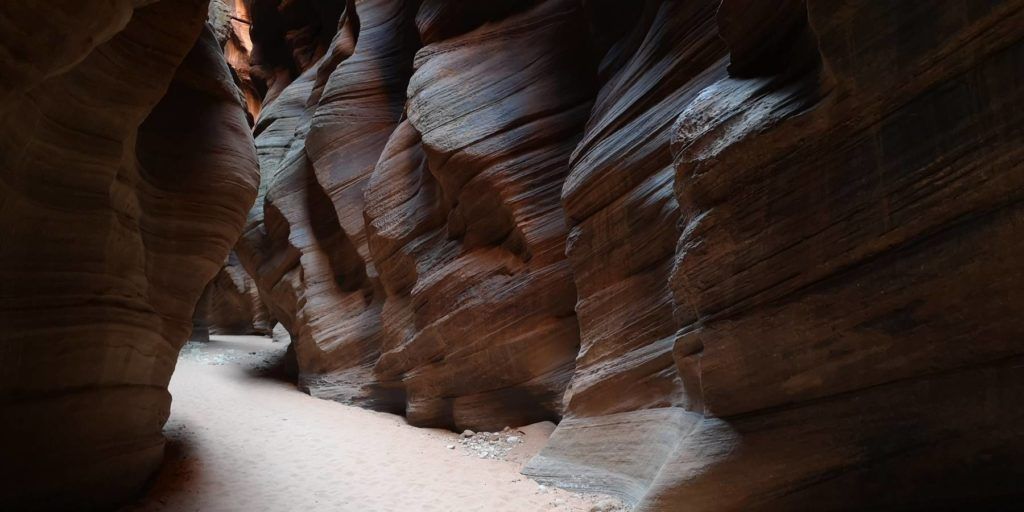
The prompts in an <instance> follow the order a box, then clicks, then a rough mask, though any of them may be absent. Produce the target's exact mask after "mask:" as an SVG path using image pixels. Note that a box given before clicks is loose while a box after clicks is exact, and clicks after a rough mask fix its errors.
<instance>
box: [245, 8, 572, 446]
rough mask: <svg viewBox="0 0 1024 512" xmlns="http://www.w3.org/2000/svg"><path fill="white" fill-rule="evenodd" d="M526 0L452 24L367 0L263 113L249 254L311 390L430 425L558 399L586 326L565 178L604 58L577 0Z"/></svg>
mask: <svg viewBox="0 0 1024 512" xmlns="http://www.w3.org/2000/svg"><path fill="white" fill-rule="evenodd" d="M505 11H509V9H505ZM518 11H520V12H515V13H514V14H512V15H509V16H508V17H507V18H504V19H501V20H500V21H493V13H490V12H488V11H487V10H486V9H484V10H482V11H481V12H475V13H473V15H475V16H478V18H477V19H476V20H475V21H474V20H472V19H469V18H463V19H462V20H461V21H463V22H465V24H464V25H459V26H457V27H456V26H452V27H447V26H441V25H438V23H442V22H443V19H442V21H437V20H436V18H434V17H431V16H429V13H430V11H429V6H427V5H425V6H423V7H422V8H421V9H419V10H417V2H402V1H394V0H387V1H384V0H379V1H360V2H354V3H351V4H349V5H348V6H347V7H346V10H345V11H344V12H343V13H342V15H341V16H340V19H339V24H338V26H339V29H338V31H337V33H336V35H335V37H334V39H333V41H332V42H331V44H330V45H329V46H328V48H327V50H326V51H325V53H324V55H323V56H322V57H321V58H320V60H319V61H318V62H317V63H316V64H315V65H314V66H312V67H309V68H308V69H307V70H306V71H305V72H304V73H303V74H302V75H301V76H300V77H299V78H298V79H297V80H295V81H294V82H292V83H291V84H290V85H289V86H288V87H287V88H285V89H284V90H283V91H282V92H281V93H280V95H279V96H277V97H276V98H274V99H273V100H271V101H268V103H267V104H266V108H265V109H264V110H263V112H262V113H261V116H260V118H259V120H258V121H257V126H256V141H257V146H258V148H259V151H260V155H261V165H262V168H263V170H264V176H265V177H266V178H267V179H266V182H267V187H266V191H265V194H264V196H263V199H262V201H260V203H261V204H259V205H258V206H257V209H256V210H254V211H253V212H252V214H251V215H250V222H249V228H247V234H246V236H245V237H244V240H243V243H242V244H240V256H241V260H242V262H243V263H244V264H246V266H247V267H248V268H249V270H250V272H251V273H252V274H253V275H254V276H256V279H257V282H258V285H259V286H260V288H261V289H262V290H263V292H264V295H266V296H267V297H268V301H269V302H270V307H271V309H272V311H273V313H274V314H275V316H276V317H277V318H279V319H280V320H281V321H282V323H284V325H285V326H286V327H288V329H289V332H290V333H291V335H292V340H293V342H294V345H295V352H296V356H297V358H298V362H299V368H300V370H301V376H300V382H301V384H302V385H303V387H304V388H306V389H308V390H309V391H310V392H311V393H312V394H314V395H316V396H321V397H324V398H332V399H336V400H341V401H346V402H353V403H359V404H362V405H366V406H369V407H374V408H378V409H383V410H390V411H395V412H405V413H406V414H407V415H408V417H409V419H410V421H412V422H413V423H415V424H419V425H435V426H438V425H440V426H449V427H459V428H463V427H471V428H495V427H497V428H500V427H502V426H504V425H506V424H513V423H527V422H531V421H537V420H542V419H557V418H558V417H559V415H560V413H561V409H562V393H563V392H564V390H565V386H566V383H567V381H568V379H569V376H570V373H571V369H572V366H573V362H574V360H575V356H576V352H577V345H578V341H577V332H578V328H577V324H576V320H575V315H574V312H573V304H574V302H575V290H574V284H573V281H572V277H571V273H570V268H569V264H568V262H567V261H566V259H565V257H564V254H563V251H564V249H563V247H564V244H565V236H566V225H565V222H564V217H563V215H562V212H561V210H560V207H559V193H560V190H561V186H562V182H563V180H564V177H565V174H566V172H567V170H568V166H567V161H568V156H569V153H570V152H571V150H572V148H573V147H574V146H575V144H576V142H577V140H578V137H579V135H578V134H579V132H580V131H581V130H582V126H583V122H584V120H585V117H586V113H587V112H588V110H589V108H590V95H591V90H590V88H589V87H587V86H586V85H587V79H586V77H587V76H588V74H589V70H590V66H591V64H590V61H589V60H588V59H580V58H579V56H580V55H586V54H587V47H586V42H587V40H586V34H587V31H586V26H585V25H584V24H583V23H581V22H580V21H579V17H580V9H579V6H578V5H577V4H576V3H575V2H572V1H564V2H545V3H543V5H538V6H536V7H535V8H532V9H527V10H525V11H524V10H522V9H518ZM506 14H507V13H506ZM467 16H468V14H467ZM489 20H491V21H493V22H492V23H490V24H486V22H487V21H489ZM432 37H433V38H437V39H436V40H434V41H430V43H429V44H427V45H426V46H424V47H423V48H422V49H419V50H418V51H417V49H418V48H419V47H420V44H421V41H427V40H428V38H432ZM516 42H519V43H521V44H518V45H517V44H515V43H516ZM529 42H533V43H534V44H529ZM553 48H554V49H557V50H552V49H553ZM414 55H415V60H414ZM482 55H488V56H489V57H490V58H488V59H481V56H482ZM462 88H465V89H462ZM460 89H461V90H465V91H466V93H465V94H460V95H458V96H455V97H452V96H451V93H452V91H454V90H460ZM407 94H408V100H407V99H406V98H407ZM403 117H405V120H403Z"/></svg>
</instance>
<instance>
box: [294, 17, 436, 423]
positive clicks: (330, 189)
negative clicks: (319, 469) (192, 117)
mask: <svg viewBox="0 0 1024 512" xmlns="http://www.w3.org/2000/svg"><path fill="white" fill-rule="evenodd" d="M415 15H416V2H412V1H404V0H403V1H396V0H375V1H371V0H367V1H361V2H355V3H354V4H353V6H352V7H351V8H350V9H349V10H347V11H346V16H345V18H346V19H345V23H344V24H343V26H342V27H341V29H340V30H339V33H338V36H337V37H336V38H335V41H334V43H333V44H332V49H331V50H332V51H331V53H330V54H329V55H328V58H327V61H326V62H325V63H324V64H323V65H322V66H321V69H320V72H319V78H318V83H317V87H318V88H319V89H320V90H321V91H322V92H321V93H320V98H319V102H318V105H317V108H316V112H315V113H314V114H313V117H312V119H311V121H310V127H309V133H308V135H307V136H306V155H307V156H308V158H309V160H310V164H311V166H312V169H313V173H314V175H315V180H316V185H317V186H318V188H317V189H316V190H315V191H313V193H315V194H317V197H318V198H319V199H318V200H319V202H320V205H321V207H322V208H324V209H325V211H327V212H329V214H330V216H329V217H326V218H323V219H320V221H321V222H320V226H319V228H318V229H317V230H316V232H315V233H314V234H315V235H316V236H318V237H319V239H320V241H321V245H322V248H323V250H324V251H325V253H326V254H327V256H328V259H327V263H328V265H329V267H328V268H327V269H325V270H326V271H327V273H328V275H329V276H330V277H331V279H332V284H333V285H334V286H336V288H337V295H336V298H337V300H338V302H336V303H335V304H334V308H335V310H334V311H333V312H332V313H331V317H330V318H329V319H328V321H327V322H326V323H327V324H328V325H330V327H331V331H330V332H329V333H324V334H323V335H321V336H318V337H317V338H316V346H315V347H312V348H310V349H309V350H304V347H303V346H298V345H297V346H296V354H297V355H298V357H299V358H300V361H302V360H306V361H307V364H303V365H301V368H302V370H303V372H302V375H301V379H302V382H301V384H302V385H303V386H304V387H306V388H307V389H308V390H309V391H310V392H311V393H312V394H313V395H314V396H320V397H322V398H330V399H335V400H341V401H346V402H352V403H359V404H362V405H365V406H368V407H373V408H378V409H385V410H395V411H401V410H402V409H403V407H402V404H401V400H400V398H401V397H400V396H396V395H395V393H394V392H392V391H384V390H381V389H380V387H379V386H377V385H375V380H376V379H375V377H374V376H373V372H372V370H373V365H374V363H376V361H377V359H378V358H379V357H380V347H381V343H382V339H381V308H382V307H383V304H384V289H383V287H382V286H381V283H380V278H379V276H378V272H377V269H376V266H375V264H374V261H373V259H372V257H371V256H370V248H369V246H368V243H367V233H366V223H365V221H364V209H365V203H364V200H363V192H364V190H365V188H366V185H367V183H368V181H369V179H370V175H371V173H372V172H373V169H374V167H375V166H376V164H377V159H378V158H379V157H380V154H381V151H383V150H384V145H385V144H387V141H388V138H389V137H390V136H391V132H392V131H394V129H395V127H396V126H397V125H398V122H399V120H400V119H401V116H402V112H403V108H404V105H405V90H406V87H407V85H408V82H409V77H410V76H411V75H412V60H413V55H414V53H415V52H416V50H417V49H418V48H419V37H418V35H417V32H416V27H415V24H414V19H415Z"/></svg>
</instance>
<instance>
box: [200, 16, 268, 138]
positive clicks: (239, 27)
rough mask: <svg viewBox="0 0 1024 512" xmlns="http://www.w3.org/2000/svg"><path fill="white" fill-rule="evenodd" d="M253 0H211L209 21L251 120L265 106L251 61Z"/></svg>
mask: <svg viewBox="0 0 1024 512" xmlns="http://www.w3.org/2000/svg"><path fill="white" fill-rule="evenodd" d="M251 4H252V0H211V1H210V14H209V19H208V20H207V23H209V24H210V27H212V29H213V33H214V35H216V36H217V41H218V42H219V43H220V46H221V48H223V49H224V58H225V60H226V61H227V63H228V67H229V68H230V69H231V72H232V75H233V76H234V78H235V83H236V84H237V85H238V89H239V91H241V93H242V96H243V98H245V108H246V111H247V112H248V114H249V119H250V121H254V120H255V119H256V117H257V116H259V113H260V109H261V108H263V94H262V92H261V90H260V88H259V87H257V85H256V84H255V83H254V82H253V76H252V70H251V63H252V50H253V44H252V37H251V36H250V32H251V30H252V17H251V16H250V15H249V8H250V5H251Z"/></svg>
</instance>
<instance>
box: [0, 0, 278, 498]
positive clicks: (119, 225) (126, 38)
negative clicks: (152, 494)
mask: <svg viewBox="0 0 1024 512" xmlns="http://www.w3.org/2000/svg"><path fill="white" fill-rule="evenodd" d="M206 17H207V6H206V2H204V1H196V0H162V1H158V2H151V1H107V0H104V1H91V0H89V1H75V2H10V3H4V4H3V5H0V133H2V134H3V136H2V137H0V240H2V242H0V282H2V283H3V284H2V286H0V410H2V412H3V421H2V422H0V460H3V463H2V464H0V509H3V510H50V509H64V510H94V509H100V510H109V509H111V508H113V507H114V506H115V505H117V504H118V503H120V502H123V501H124V500H125V499H128V498H130V497H131V496H132V495H133V494H134V493H137V492H139V490H140V489H141V487H142V485H143V484H144V483H145V481H146V480H147V479H148V477H149V476H150V475H151V474H152V473H153V472H154V471H155V470H156V468H157V467H158V465H159V463H160V460H161V458H162V456H163V448H164V439H163V437H162V435H161V429H162V427H163V424H164V421H165V420H166V418H167V415H168V413H169V407H170V400H171V397H170V395H169V394H168V393H167V384H168V381H169V379H170V377H171V372H172V371H173V370H174V366H175V361H176V359H177V355H178V349H179V348H180V347H181V346H182V344H183V343H184V342H185V340H186V338H187V336H188V334H189V331H190V330H191V321H190V319H191V316H192V311H193V307H194V306H195V304H196V301H197V300H198V299H199V296H200V293H201V292H202V290H203V287H204V286H205V285H206V283H207V282H208V281H209V280H210V279H211V278H212V277H213V276H214V275H215V274H216V273H217V271H218V269H219V268H220V266H221V264H222V263H223V261H224V259H225V257H226V256H227V254H228V251H229V250H230V248H231V247H232V245H233V244H234V242H235V240H236V239H237V237H238V235H239V233H240V232H241V229H242V227H243V223H244V220H245V212H246V211H247V209H248V208H249V207H250V205H251V204H252V201H253V199H254V197H255V194H256V186H257V180H258V167H257V162H256V155H255V150H254V146H253V143H252V139H251V135H250V130H249V127H248V124H247V122H246V119H245V113H244V112H245V111H244V109H243V107H242V105H241V103H240V101H239V96H238V92H237V89H236V87H235V86H234V84H233V80H232V78H231V74H230V70H229V69H228V67H227V66H226V64H225V62H224V59H223V54H222V52H221V48H220V45H219V44H217V41H216V39H215V37H214V36H213V33H212V32H211V31H209V30H204V21H205V19H206Z"/></svg>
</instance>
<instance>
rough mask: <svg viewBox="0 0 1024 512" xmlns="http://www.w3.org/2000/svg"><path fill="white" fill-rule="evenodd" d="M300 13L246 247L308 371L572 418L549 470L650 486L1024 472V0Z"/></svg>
mask: <svg viewBox="0 0 1024 512" xmlns="http://www.w3.org/2000/svg"><path fill="white" fill-rule="evenodd" d="M256 3H257V4H259V3H260V2H258V1H257V2H256ZM265 4H267V5H278V3H277V2H275V1H273V0H268V1H267V2H265ZM267 5H263V7H262V8H261V12H263V13H264V15H265V16H267V19H275V20H276V21H273V22H267V23H268V24H267V27H271V28H270V29H268V30H263V28H261V24H260V22H259V19H258V17H256V16H254V17H253V20H254V24H253V33H254V34H257V33H260V34H262V36H261V38H262V39H261V38H258V37H254V38H253V41H254V49H253V55H254V61H253V62H258V65H257V66H255V67H254V68H253V69H256V68H258V69H259V70H260V75H261V76H264V77H274V79H273V80H272V85H269V86H267V87H266V91H267V97H266V99H265V102H264V107H263V110H262V111H261V112H260V115H259V117H258V119H257V121H256V141H257V147H258V150H259V154H260V162H261V168H262V170H263V175H264V177H265V187H264V190H263V191H262V193H261V196H260V199H258V201H257V205H256V208H255V209H254V210H253V211H252V212H251V213H250V216H249V222H248V226H247V228H246V235H245V237H244V239H243V241H242V243H241V244H240V249H239V256H240V257H241V261H242V263H243V264H244V265H245V267H246V268H247V269H248V270H249V271H250V273H251V274H252V275H253V276H254V277H255V279H256V282H257V285H258V287H259V288H260V289H261V291H262V292H263V294H264V296H266V297H267V298H268V306H269V307H270V308H271V310H272V311H273V314H274V315H275V317H277V318H279V319H280V320H281V321H282V323H283V324H284V325H285V326H286V327H287V329H288V330H289V332H290V333H291V334H292V337H293V340H294V347H295V351H296V355H297V358H298V361H299V368H300V373H301V375H300V384H301V385H302V386H303V387H304V388H305V389H307V390H308V391H309V392H310V393H312V394H314V395H315V396H320V397H323V398H329V399H334V400H338V401H342V402H346V403H353V404H358V405H362V406H366V407H371V408H375V409H379V410H386V411H392V412H398V413H403V414H405V415H406V416H407V417H408V419H409V421H410V422H411V423H414V424H417V425H425V426H440V427H448V428H455V429H462V428H474V429H479V428H483V429H489V428H500V427H502V426H504V425H506V424H517V423H526V422H530V421H536V420H541V419H555V420H560V424H559V426H558V429H557V430H556V432H555V434H554V436H553V437H552V440H551V443H550V444H549V446H548V447H546V448H545V450H544V451H543V452H542V453H541V454H540V455H539V456H538V457H537V458H535V459H534V460H533V461H532V462H531V463H530V464H529V465H528V466H527V468H526V469H525V471H524V472H525V473H527V474H528V475H531V476H533V477H535V478H538V479H542V480H546V481H551V482H554V483H556V484H558V485H563V486H568V487H575V488H581V489H590V490H600V491H605V492H611V493H614V494H617V495H619V496H621V497H623V498H624V499H626V500H627V501H629V502H631V503H634V504H637V505H638V507H639V509H641V510H675V509H678V508H681V507H683V506H685V507H686V508H687V509H692V510H733V509H793V508H808V507H809V506H811V504H813V507H812V508H815V509H819V510H833V509H849V508H864V507H868V508H892V507H911V508H913V507H932V506H936V505H943V506H947V505H951V504H952V505H953V506H956V505H958V504H959V505H964V506H966V505H967V504H973V505H978V504H987V505H995V504H999V503H1000V500H1002V499H1010V498H1011V497H1014V496H1017V495H1018V494H1019V491H1018V490H1016V489H1015V483H1014V482H1015V479H1016V478H1017V477H1018V476H1019V474H1018V473H1019V472H1018V471H1017V470H1015V469H1013V468H1015V467H1019V465H1017V464H1014V463H1012V462H1010V461H1012V460H1015V458H1016V456H1017V455H1019V452H1020V451H1021V449H1022V448H1024V436H1022V434H1024V433H1022V432H1021V429H1020V427H1019V426H1018V425H1019V424H1020V419H1021V418H1019V416H1020V414H1019V413H1018V412H1017V411H1018V410H1019V408H1017V407H1015V405H1014V404H1015V403H1017V401H1018V400H1019V399H1020V398H1021V391H1022V389H1024V376H1022V375H1020V372H1019V371H1018V370H1017V368H1018V366H1019V360H1020V357H1021V355H1022V353H1024V343H1022V338H1021V334H1022V330H1024V323H1022V322H1021V321H1020V320H1019V318H1018V317H1019V315H1016V314H1015V313H1016V311H1015V306H1017V305H1019V304H1020V303H1021V300H1022V299H1024V297H1021V291H1022V290H1024V286H1022V285H1024V272H1022V267H1021V266H1020V265H1019V264H1018V263H1016V258H1015V254H1018V253H1019V252H1020V248H1019V247H1018V245H1019V244H1018V242H1017V241H1016V240H1017V239H1019V238H1021V237H1020V234H1021V232H1020V231H1021V225H1022V224H1021V219H1022V217H1021V213H1020V212H1019V211H1018V210H1019V209H1018V208H1017V205H1018V203H1020V200H1021V198H1022V184H1024V169H1022V163H1021V162H1022V161H1024V160H1022V158H1021V156H1022V155H1021V151H1022V149H1021V148H1022V147H1024V146H1022V144H1021V143H1022V142H1024V136H1022V130H1024V123H1022V119H1021V114H1020V112H1021V106H1022V103H1024V102H1022V100H1024V98H1022V91H1024V88H1022V86H1021V83H1020V78H1019V70H1020V69H1024V67H1022V66H1021V64H1022V63H1024V62H1022V56H1024V41H1022V39H1024V23H1022V16H1024V14H1022V10H1024V3H1022V2H1019V1H1003V2H982V1H973V0H943V1H940V2H932V3H923V2H922V3H912V2H905V3H893V2H872V1H867V0H842V1H838V2H831V1H830V2H825V1H820V0H808V1H801V0H787V1H784V2H774V3H770V5H769V3H763V2H752V1H749V0H725V1H717V0H706V1H705V0H700V1H686V2H684V1H670V0H648V1H642V2H611V1H607V0H586V1H580V0H547V1H515V0H503V1H495V2H486V3H482V2H460V1H454V0H451V1H445V0H423V1H420V2H413V1H398V0H390V1H388V0H365V1H360V0H357V1H349V2H346V3H345V4H344V9H343V10H342V11H341V12H329V13H328V12H327V11H325V10H324V9H322V8H317V6H318V5H320V4H318V3H317V2H313V1H311V0H310V1H308V2H297V3H280V4H279V5H280V9H279V10H282V9H283V10H284V11H287V12H289V13H292V14H291V15H288V16H284V15H281V16H278V17H276V18H274V16H272V9H271V8H270V7H268V6H267ZM303 5H304V6H305V7H301V6H303ZM300 7H301V9H304V10H305V12H310V13H317V16H307V17H305V18H302V16H300V15H297V14H295V13H297V12H298V11H299V10H300ZM253 12H254V13H255V10H254V11H253ZM282 12H283V11H282ZM325 13H326V14H329V15H330V16H333V18H332V19H333V20H336V23H334V24H333V25H331V23H328V22H325V21H324V20H325V19H326V18H325V16H324V14H325ZM275 26H277V27H278V28H276V29H275V28H273V27H275ZM281 26H288V27H292V28H291V30H290V31H286V32H287V33H291V34H298V33H302V34H305V35H306V36H305V37H293V38H287V37H277V38H276V39H273V38H271V37H270V36H268V35H267V34H271V33H272V32H273V30H277V31H278V32H281V30H280V27H281ZM328 26H334V27H337V30H336V31H334V32H332V33H330V34H329V35H328V32H329V31H328V30H327V29H326V27H328ZM297 27H300V28H297ZM313 35H315V36H316V37H313ZM261 54H262V55H268V56H269V55H275V56H276V57H275V58H273V59H271V58H269V57H259V58H257V57H258V56H259V55H261ZM268 83H269V82H268Z"/></svg>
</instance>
